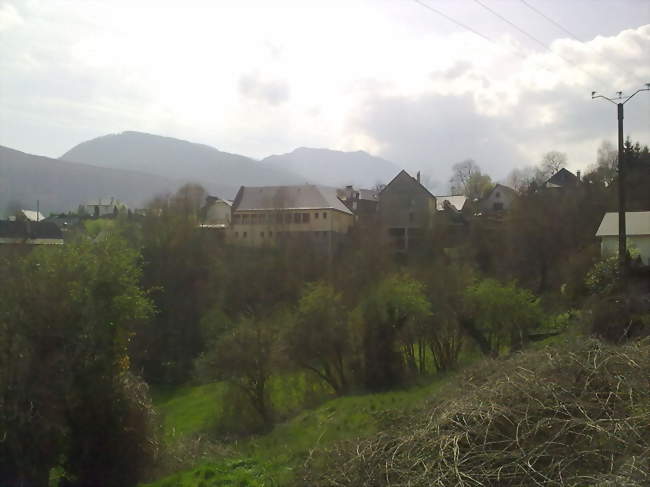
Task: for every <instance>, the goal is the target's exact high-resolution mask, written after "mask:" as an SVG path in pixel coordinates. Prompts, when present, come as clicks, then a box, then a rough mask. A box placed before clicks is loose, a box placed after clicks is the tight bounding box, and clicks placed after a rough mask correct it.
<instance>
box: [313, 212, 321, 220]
mask: <svg viewBox="0 0 650 487" xmlns="http://www.w3.org/2000/svg"><path fill="white" fill-rule="evenodd" d="M319 214H320V213H318V212H316V213H314V220H318V215H319Z"/></svg>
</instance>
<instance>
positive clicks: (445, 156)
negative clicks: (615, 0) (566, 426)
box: [349, 25, 650, 180]
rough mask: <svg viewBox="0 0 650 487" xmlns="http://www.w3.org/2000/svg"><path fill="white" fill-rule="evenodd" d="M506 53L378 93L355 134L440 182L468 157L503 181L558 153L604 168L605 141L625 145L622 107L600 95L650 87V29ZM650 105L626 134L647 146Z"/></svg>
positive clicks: (635, 114)
mask: <svg viewBox="0 0 650 487" xmlns="http://www.w3.org/2000/svg"><path fill="white" fill-rule="evenodd" d="M501 44H502V45H503V47H504V49H503V50H502V51H499V50H494V48H493V47H490V46H486V47H485V49H484V50H483V51H478V52H477V50H476V49H477V48H475V49H473V50H472V53H471V54H472V57H473V58H474V59H473V60H472V59H470V58H467V59H463V58H462V57H461V59H459V60H457V61H455V62H453V63H450V64H449V65H448V66H447V67H441V68H439V69H436V70H434V71H433V72H432V73H431V75H430V79H431V84H430V85H429V86H428V87H426V88H423V89H421V90H420V91H419V92H415V93H411V94H403V93H396V94H392V95H391V94H387V93H386V92H385V91H383V92H376V93H370V94H369V95H368V96H366V98H365V99H364V101H363V102H362V103H361V104H360V105H359V109H358V110H357V112H356V113H354V114H352V115H351V116H350V119H349V129H350V130H352V131H355V132H357V133H359V134H360V135H361V136H363V137H367V138H369V139H370V140H372V141H374V143H375V144H376V145H377V146H378V147H379V155H381V156H382V157H385V158H387V159H389V160H393V161H395V162H397V163H400V164H401V165H402V166H404V167H406V168H407V169H410V170H412V171H416V170H423V171H425V172H427V173H429V174H431V175H432V176H433V177H435V178H436V179H440V180H446V179H448V177H449V174H450V169H451V165H452V164H453V163H455V162H458V161H460V160H463V159H466V158H473V159H475V160H476V161H477V162H478V164H479V165H480V166H481V167H482V168H483V169H484V170H485V171H487V172H488V173H490V174H491V175H492V176H493V177H495V178H497V179H502V178H503V177H504V176H505V175H506V174H507V173H508V172H509V171H510V170H511V169H512V168H514V167H523V166H526V165H530V164H536V163H538V162H539V160H540V159H541V155H542V154H543V153H544V152H546V151H549V150H561V151H563V152H567V153H569V166H570V167H573V168H576V169H579V168H581V167H584V166H587V165H589V164H591V163H592V162H593V161H594V160H595V156H596V148H597V146H598V145H599V143H600V141H601V140H603V139H610V140H612V139H615V136H616V115H615V107H613V106H611V105H610V104H601V103H598V102H597V101H594V100H591V97H590V94H591V90H592V89H593V88H592V87H593V86H594V85H596V84H597V83H598V81H599V80H602V81H603V82H604V83H606V86H611V87H613V86H617V87H620V89H623V90H624V92H627V93H630V92H631V90H633V89H635V88H638V87H641V86H642V84H641V83H640V81H639V80H643V79H646V80H647V79H650V66H648V64H647V62H646V59H647V57H648V56H649V55H650V25H647V26H641V27H639V28H637V29H629V30H625V31H623V32H621V33H619V34H618V35H616V36H611V37H597V38H595V39H594V40H592V41H590V42H586V43H581V42H578V41H575V40H566V39H565V40H561V41H556V42H554V43H553V44H552V45H551V50H552V51H553V52H551V53H548V52H545V53H536V52H530V51H529V52H528V54H527V55H524V56H520V55H519V56H512V55H510V57H509V58H508V57H506V56H508V54H506V53H507V52H510V54H512V51H513V49H514V50H515V51H516V52H518V53H519V54H521V53H522V52H523V50H522V48H521V47H520V46H519V45H518V44H517V43H513V41H512V40H510V39H507V38H504V39H502V41H501ZM510 47H512V48H513V49H510ZM478 49H481V48H480V46H479V47H478ZM490 49H491V51H490ZM461 56H462V54H461ZM522 57H523V59H522ZM567 61H568V62H567ZM612 91H613V90H612ZM605 105H608V106H605ZM648 106H650V103H648V100H643V99H636V100H634V101H632V102H631V103H630V105H629V106H626V119H625V124H626V125H625V127H626V129H625V130H626V134H630V135H631V137H632V138H633V139H634V140H641V141H642V142H644V143H649V142H650V140H649V137H648V136H649V135H650V134H649V133H648V128H649V127H650V113H648V110H647V107H648Z"/></svg>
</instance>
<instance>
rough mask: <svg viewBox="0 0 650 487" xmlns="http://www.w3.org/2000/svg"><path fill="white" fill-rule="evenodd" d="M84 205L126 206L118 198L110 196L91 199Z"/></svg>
mask: <svg viewBox="0 0 650 487" xmlns="http://www.w3.org/2000/svg"><path fill="white" fill-rule="evenodd" d="M86 206H126V205H125V204H124V203H122V202H121V201H120V200H118V199H116V198H114V197H111V198H106V199H104V198H99V199H98V200H91V201H88V202H87V203H86Z"/></svg>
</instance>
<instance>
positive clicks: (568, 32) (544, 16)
mask: <svg viewBox="0 0 650 487" xmlns="http://www.w3.org/2000/svg"><path fill="white" fill-rule="evenodd" d="M519 1H520V2H521V3H523V4H524V5H525V6H526V7H528V8H529V9H530V10H532V11H533V12H535V13H536V14H537V15H539V16H540V17H543V18H545V19H546V20H547V21H549V22H550V23H551V24H553V25H554V26H555V27H557V28H558V29H560V30H561V31H562V32H564V33H565V34H567V35H568V36H569V37H572V38H573V39H574V40H576V41H578V42H584V41H582V40H580V39H578V36H577V35H575V34H574V33H573V32H571V31H570V30H569V29H567V28H565V27H563V26H562V25H561V24H560V23H558V22H556V21H555V20H553V19H552V18H551V17H549V16H548V15H546V14H544V13H543V12H540V11H539V10H538V9H536V8H535V7H533V6H532V5H531V4H530V3H528V2H527V1H526V0H519Z"/></svg>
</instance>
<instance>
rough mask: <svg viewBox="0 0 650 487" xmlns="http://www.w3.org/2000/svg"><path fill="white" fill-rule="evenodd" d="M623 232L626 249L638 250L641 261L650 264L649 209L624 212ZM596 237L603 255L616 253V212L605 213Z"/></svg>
mask: <svg viewBox="0 0 650 487" xmlns="http://www.w3.org/2000/svg"><path fill="white" fill-rule="evenodd" d="M625 233H626V235H627V246H628V249H631V250H632V249H634V250H635V251H637V252H639V255H640V257H641V260H642V261H643V263H644V264H645V265H650V211H628V212H626V213H625ZM596 237H600V254H601V255H602V256H603V257H610V256H613V255H618V213H616V212H611V213H605V216H604V217H603V221H602V222H600V226H599V227H598V231H597V232H596Z"/></svg>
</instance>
